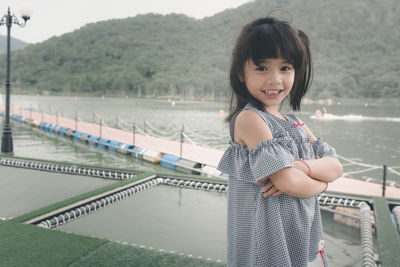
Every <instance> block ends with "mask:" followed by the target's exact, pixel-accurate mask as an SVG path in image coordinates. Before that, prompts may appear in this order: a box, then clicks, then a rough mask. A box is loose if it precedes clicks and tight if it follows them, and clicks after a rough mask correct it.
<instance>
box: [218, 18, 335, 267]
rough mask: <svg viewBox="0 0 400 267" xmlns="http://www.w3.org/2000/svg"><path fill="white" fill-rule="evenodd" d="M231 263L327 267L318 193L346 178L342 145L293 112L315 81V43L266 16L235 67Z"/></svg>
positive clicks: (240, 46)
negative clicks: (285, 104)
mask: <svg viewBox="0 0 400 267" xmlns="http://www.w3.org/2000/svg"><path fill="white" fill-rule="evenodd" d="M230 80H231V89H232V90H231V108H230V115H229V116H228V119H227V120H228V121H229V122H230V134H231V141H230V146H229V147H228V149H227V151H226V152H225V154H224V155H223V157H222V159H221V161H220V163H219V166H218V168H219V169H220V170H221V171H223V172H225V173H227V174H229V193H228V235H227V236H228V255H227V257H228V266H246V267H247V266H268V267H274V266H284V267H289V266H298V267H306V266H325V267H326V266H328V265H327V256H326V252H325V242H324V241H323V231H322V223H321V214H320V209H319V205H318V198H317V195H319V194H321V193H323V192H325V191H326V189H327V187H328V183H329V182H332V181H334V180H335V179H337V178H339V177H340V176H341V174H342V166H341V165H340V163H339V161H338V160H337V159H336V152H335V150H334V149H333V148H332V147H330V146H329V145H328V144H326V143H325V142H322V141H321V140H320V139H317V138H316V137H315V136H314V135H313V134H312V132H311V131H310V129H309V128H307V126H306V125H305V124H304V123H303V122H302V121H301V120H299V119H298V118H297V117H296V116H294V115H293V114H282V113H281V112H280V106H281V103H282V101H283V100H284V99H285V98H288V99H289V102H290V106H291V108H292V110H293V111H298V110H299V109H300V103H301V99H302V97H303V96H304V95H305V94H306V92H307V90H308V88H309V86H310V84H311V80H312V62H311V54H310V49H309V40H308V38H307V36H306V35H305V33H303V32H302V31H297V30H295V29H293V28H292V27H291V26H290V25H289V24H288V23H286V22H283V21H279V20H277V19H275V18H271V17H267V18H262V19H258V20H255V21H253V22H252V23H250V24H248V25H246V26H245V27H244V28H243V30H242V32H241V34H240V35H239V37H238V40H237V42H236V46H235V48H234V50H233V58H232V65H231V72H230Z"/></svg>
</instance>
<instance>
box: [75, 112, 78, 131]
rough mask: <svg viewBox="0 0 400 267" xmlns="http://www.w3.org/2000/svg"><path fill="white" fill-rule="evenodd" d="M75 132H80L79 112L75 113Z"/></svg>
mask: <svg viewBox="0 0 400 267" xmlns="http://www.w3.org/2000/svg"><path fill="white" fill-rule="evenodd" d="M75 131H78V111H76V112H75Z"/></svg>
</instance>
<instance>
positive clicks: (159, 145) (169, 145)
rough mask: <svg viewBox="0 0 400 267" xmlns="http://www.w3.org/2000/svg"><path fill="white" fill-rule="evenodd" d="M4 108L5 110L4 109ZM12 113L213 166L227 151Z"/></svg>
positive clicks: (397, 194) (377, 190) (377, 189)
mask: <svg viewBox="0 0 400 267" xmlns="http://www.w3.org/2000/svg"><path fill="white" fill-rule="evenodd" d="M2 110H3V111H4V108H3V109H2ZM13 113H14V114H17V115H22V116H24V117H28V118H30V119H31V120H37V121H39V122H41V121H46V122H50V123H53V124H57V125H59V126H62V127H68V128H71V129H73V130H78V131H80V132H84V133H86V134H90V135H95V136H99V137H103V138H106V139H110V140H115V141H119V142H123V143H127V144H131V145H135V146H138V147H143V148H150V149H153V150H156V151H160V152H163V153H168V154H172V155H176V156H180V157H181V158H184V159H188V160H192V161H194V162H199V163H203V164H207V165H210V166H214V167H215V166H217V165H218V162H219V160H220V159H221V157H222V155H223V153H224V152H223V151H221V150H216V149H213V148H208V147H200V146H195V145H192V144H188V143H183V144H182V155H180V149H181V143H180V142H177V141H173V140H166V139H160V138H156V137H151V136H144V135H141V134H135V140H133V133H132V132H128V131H125V130H120V129H115V128H111V127H105V126H102V127H100V125H99V124H94V123H89V122H83V121H75V120H71V119H66V118H62V117H56V116H54V115H48V114H42V113H40V112H32V111H28V110H23V109H19V108H14V109H13V110H11V114H13ZM133 141H134V142H133ZM328 191H335V192H341V193H350V194H361V195H368V196H381V195H382V185H381V184H376V183H370V182H365V181H362V180H358V179H352V178H346V177H342V178H340V179H338V180H336V181H335V182H333V183H331V184H330V185H329V188H328ZM385 195H386V197H390V198H398V199H400V188H397V187H394V186H387V187H386V193H385Z"/></svg>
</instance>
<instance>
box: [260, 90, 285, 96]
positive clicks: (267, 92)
mask: <svg viewBox="0 0 400 267" xmlns="http://www.w3.org/2000/svg"><path fill="white" fill-rule="evenodd" d="M281 92H282V90H280V89H268V90H263V93H264V94H265V95H267V96H268V97H274V96H277V95H279V94H280V93H281Z"/></svg>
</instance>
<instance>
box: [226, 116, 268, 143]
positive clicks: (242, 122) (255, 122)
mask: <svg viewBox="0 0 400 267" xmlns="http://www.w3.org/2000/svg"><path fill="white" fill-rule="evenodd" d="M234 139H235V142H236V143H239V144H242V145H243V146H245V147H249V148H251V149H254V148H255V147H256V145H257V144H258V143H260V142H262V141H265V140H269V139H272V133H271V130H270V129H269V127H268V125H267V124H266V123H265V121H264V120H263V119H262V118H261V117H260V115H258V114H257V112H255V111H252V110H243V111H242V112H240V114H239V115H238V116H237V118H236V121H235V126H234Z"/></svg>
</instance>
